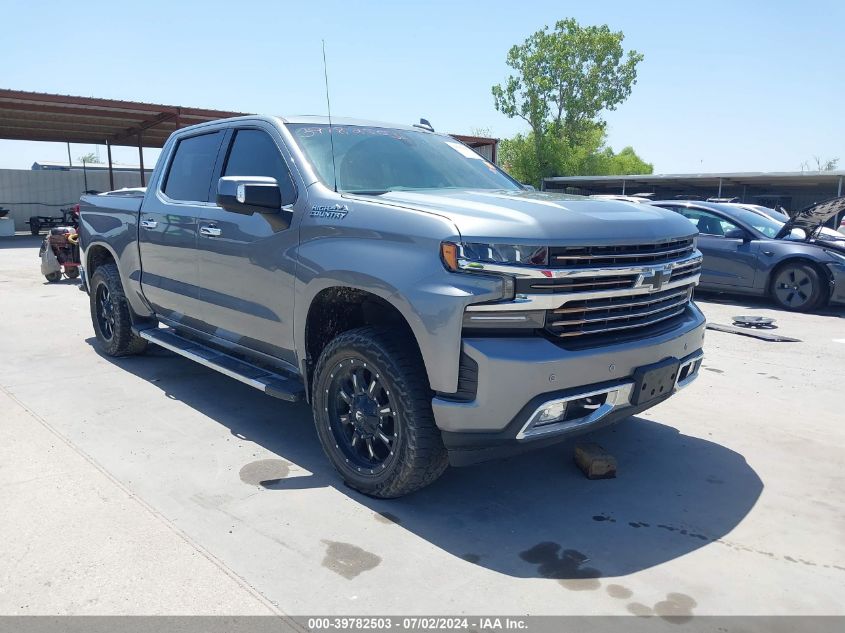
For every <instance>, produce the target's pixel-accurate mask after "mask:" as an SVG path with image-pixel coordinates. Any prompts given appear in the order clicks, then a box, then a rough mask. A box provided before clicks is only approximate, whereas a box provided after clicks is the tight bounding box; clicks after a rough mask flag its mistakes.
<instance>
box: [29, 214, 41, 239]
mask: <svg viewBox="0 0 845 633" xmlns="http://www.w3.org/2000/svg"><path fill="white" fill-rule="evenodd" d="M29 232H30V233H32V234H33V235H38V234H39V233H40V232H41V222H39V220H38V218H30V219H29Z"/></svg>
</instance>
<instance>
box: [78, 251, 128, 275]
mask: <svg viewBox="0 0 845 633" xmlns="http://www.w3.org/2000/svg"><path fill="white" fill-rule="evenodd" d="M110 262H111V263H113V264H114V265H115V266H118V263H117V262H118V257H117V254H116V253H115V252H114V250H113V249H112V247H111V246H109V245H108V244H107V243H105V242H94V243H93V244H91V245H89V246H88V248H86V249H85V260H84V261H83V264H84V266H85V274H86V276H87V278H89V279H90V278H91V275H93V274H94V271H96V270H97V268H98V267H99V266H102V265H103V264H108V263H110ZM118 272H120V267H119V266H118Z"/></svg>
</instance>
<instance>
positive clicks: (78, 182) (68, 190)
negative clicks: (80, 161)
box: [0, 169, 150, 231]
mask: <svg viewBox="0 0 845 633" xmlns="http://www.w3.org/2000/svg"><path fill="white" fill-rule="evenodd" d="M149 173H150V172H148V174H147V177H148V178H149ZM86 181H87V189H89V190H94V191H108V190H109V189H110V187H109V174H108V172H107V171H89V172H88V173H87V174H85V173H83V172H82V171H81V170H79V171H77V170H74V171H53V170H44V171H33V170H28V169H0V207H3V208H5V209H9V210H10V212H9V217H10V218H12V219H14V221H15V230H17V231H25V230H27V229H28V228H29V225H28V224H27V223H26V222H27V220H29V218H30V217H32V216H34V215H42V216H50V217H61V215H62V212H61V209H62V208H64V207H69V206H71V205H74V204H76V203H77V202H79V197H80V196H81V195H82V194H83V193H84V191H85V190H86ZM114 186H115V188H116V189H121V188H123V187H140V186H141V175H140V174H139V173H137V172H115V173H114Z"/></svg>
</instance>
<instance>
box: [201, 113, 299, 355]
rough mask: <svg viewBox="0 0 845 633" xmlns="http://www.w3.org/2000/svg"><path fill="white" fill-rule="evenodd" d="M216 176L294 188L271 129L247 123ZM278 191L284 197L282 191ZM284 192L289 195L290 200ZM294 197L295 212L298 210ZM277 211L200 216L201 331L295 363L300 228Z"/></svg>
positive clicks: (215, 210) (212, 211)
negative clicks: (273, 181)
mask: <svg viewBox="0 0 845 633" xmlns="http://www.w3.org/2000/svg"><path fill="white" fill-rule="evenodd" d="M228 138H229V142H228V149H227V152H226V153H225V161H224V162H223V165H222V169H221V170H220V175H221V176H269V177H272V178H275V179H276V181H277V182H278V183H279V186H280V187H284V188H287V189H288V192H287V193H285V195H283V199H293V198H294V197H295V195H296V193H295V185H294V183H293V179H292V177H291V174H290V171H289V169H288V167H287V164H286V163H285V160H284V159H283V158H282V153H281V148H282V147H283V144H282V141H281V138H280V136H279V135H278V133H277V132H276V131H275V130H274V129H273V128H272V127H271V126H269V125H268V126H261V125H258V124H253V125H252V126H250V127H243V128H236V129H234V130H232V133H231V135H229V137H228ZM283 193H284V192H283ZM288 194H290V195H288ZM304 195H305V194H304V193H303V192H299V196H300V200H298V201H297V203H296V206H297V207H301V205H302V204H304V200H303V198H304ZM298 217H299V216H298V215H296V214H295V215H294V218H293V221H292V222H290V224H289V223H288V220H287V219H286V217H285V216H284V215H283V214H279V213H266V214H265V213H253V214H251V215H244V214H240V213H233V212H231V211H226V210H224V209H222V208H221V207H218V206H217V205H213V206H208V207H204V208H203V209H202V210H201V213H200V216H199V218H198V228H199V233H198V238H197V239H198V252H199V285H200V293H199V297H200V302H201V303H202V320H203V322H204V323H203V329H205V331H206V332H208V333H209V334H210V335H212V336H215V337H217V338H221V339H225V340H229V341H231V342H234V343H236V344H238V345H240V346H242V347H246V348H249V349H253V350H256V351H258V352H261V353H263V354H267V355H270V356H273V357H275V358H281V359H282V360H285V361H287V362H290V363H295V362H296V358H295V355H294V352H293V350H294V343H293V296H294V274H295V272H296V271H295V266H296V261H295V258H294V256H293V251H294V250H295V247H296V245H297V242H298V229H297V228H296V221H297V220H298Z"/></svg>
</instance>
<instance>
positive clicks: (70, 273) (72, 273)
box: [65, 266, 79, 279]
mask: <svg viewBox="0 0 845 633" xmlns="http://www.w3.org/2000/svg"><path fill="white" fill-rule="evenodd" d="M65 275H67V278H68V279H76V278H77V277H79V268H78V267H77V266H65Z"/></svg>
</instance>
